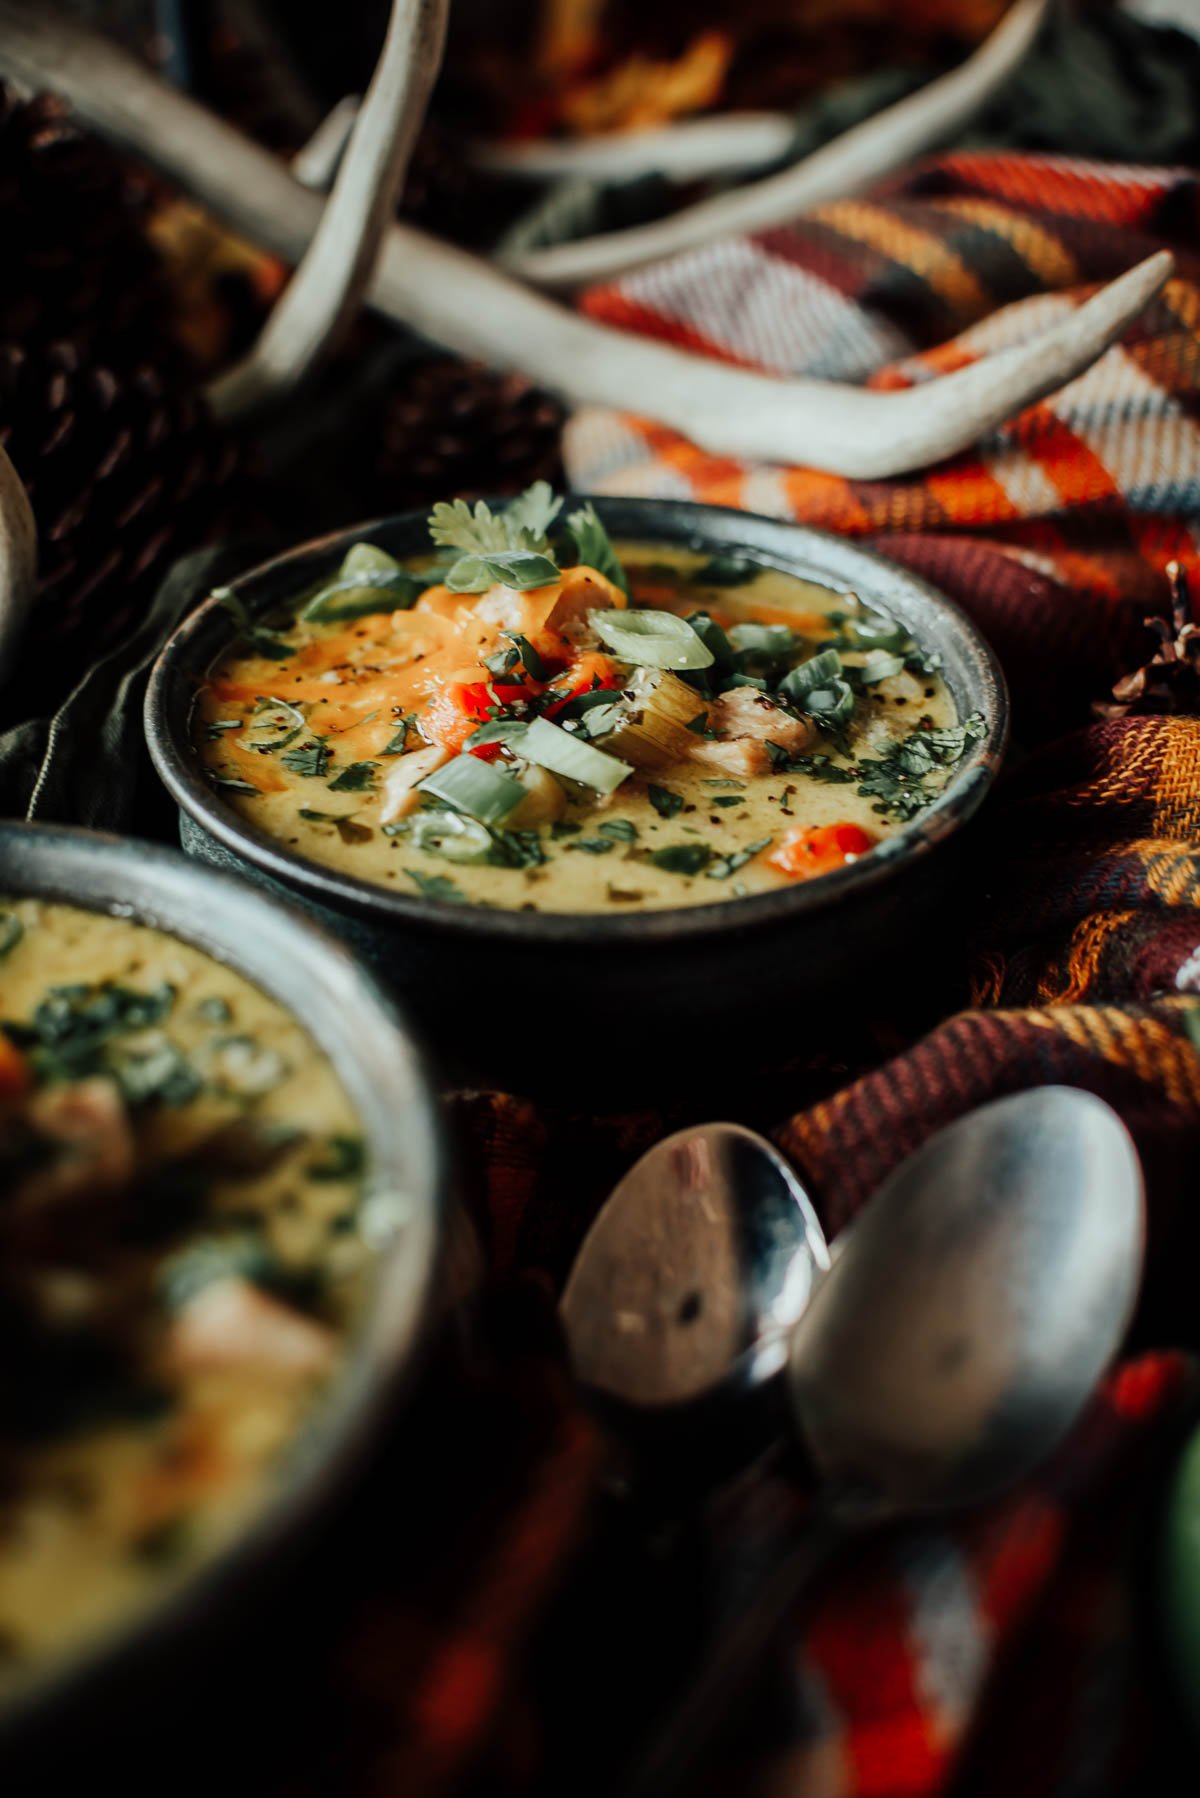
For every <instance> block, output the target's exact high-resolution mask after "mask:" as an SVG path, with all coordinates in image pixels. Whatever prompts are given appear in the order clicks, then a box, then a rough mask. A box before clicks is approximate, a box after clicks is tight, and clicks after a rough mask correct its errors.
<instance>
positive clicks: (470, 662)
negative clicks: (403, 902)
mask: <svg viewBox="0 0 1200 1798" xmlns="http://www.w3.org/2000/svg"><path fill="white" fill-rule="evenodd" d="M617 549H618V551H619V555H620V562H621V564H623V568H624V572H625V577H626V579H627V583H628V588H629V592H628V596H626V595H625V593H624V592H622V591H621V590H620V589H619V587H618V585H617V584H616V583H615V581H614V579H613V578H611V576H610V574H606V573H604V572H602V571H601V570H600V569H599V568H596V567H590V566H588V565H586V564H579V565H574V566H570V567H564V568H563V569H562V570H560V572H559V575H558V578H557V579H556V580H552V581H550V582H548V583H547V584H546V585H543V586H539V587H534V588H532V589H528V590H523V591H514V590H513V589H511V588H510V587H507V586H506V585H505V584H504V583H503V582H496V583H494V584H493V585H491V586H489V587H487V588H486V589H485V590H484V591H482V592H474V593H459V592H451V591H449V590H448V589H447V587H446V586H445V585H441V584H439V571H438V570H436V569H434V568H432V567H431V566H429V564H428V563H426V564H425V565H424V566H425V570H426V572H425V573H424V574H423V575H420V574H419V575H418V578H417V579H416V580H415V581H413V580H412V574H411V570H412V568H413V567H414V566H415V567H416V568H417V569H418V570H419V569H420V567H421V566H422V565H421V564H419V563H418V564H415V565H414V564H408V565H406V567H407V568H408V569H409V570H410V572H409V574H408V576H407V577H406V578H408V579H409V580H410V581H412V587H413V591H414V592H415V593H416V594H417V595H418V597H416V598H415V600H413V601H411V603H406V604H405V605H404V607H403V608H395V609H388V607H387V603H386V602H385V601H380V602H377V603H376V604H374V605H373V602H372V598H371V592H370V591H369V590H366V589H364V590H363V591H362V592H361V593H358V594H356V593H355V592H354V590H353V573H352V569H353V566H354V565H353V564H348V565H347V566H348V568H350V569H351V574H350V575H349V576H347V577H345V578H343V581H342V582H341V584H340V587H336V588H334V589H333V590H332V592H333V598H332V600H325V599H320V600H318V602H317V611H318V612H319V611H320V610H321V608H322V606H329V605H332V606H340V605H343V604H347V603H348V604H349V605H351V606H353V605H361V607H363V608H364V609H363V610H362V611H361V613H360V614H359V615H357V616H353V617H347V618H342V619H330V618H327V617H321V616H311V615H310V616H305V615H304V613H305V611H306V609H310V608H312V606H313V604H314V602H313V598H312V595H311V593H310V594H305V595H301V596H298V597H297V601H296V603H295V605H294V606H293V607H291V608H290V609H286V610H285V612H284V613H283V614H281V615H280V616H278V617H275V618H272V619H270V620H268V621H266V623H265V625H261V626H259V627H258V628H257V629H256V630H255V631H254V632H252V633H249V634H247V635H243V637H242V638H240V639H239V641H238V642H237V643H236V644H235V646H234V647H233V648H232V649H231V650H230V652H229V653H228V654H226V655H225V656H224V657H223V658H222V659H221V660H220V661H219V663H218V664H217V665H216V666H215V667H214V668H213V670H212V671H211V675H210V678H209V679H208V681H207V682H206V683H205V685H204V686H203V688H202V690H201V692H200V694H199V698H198V701H197V705H196V708H195V714H194V720H193V729H194V741H195V746H196V751H197V753H198V755H199V756H200V757H201V758H202V760H203V762H204V765H205V767H206V770H207V772H208V774H209V777H210V779H211V781H212V782H213V784H214V786H215V788H216V790H217V791H218V793H219V794H220V796H221V798H222V799H223V800H224V801H225V802H226V803H228V804H229V805H230V806H232V807H233V809H234V810H235V811H237V812H238V813H239V814H240V815H241V816H242V817H243V818H244V819H245V820H246V821H247V822H248V823H250V824H252V825H253V826H255V827H256V828H257V829H258V830H260V831H263V832H265V833H266V834H267V835H268V836H270V837H272V838H274V839H276V840H278V841H279V842H280V843H281V844H283V845H285V846H286V847H288V848H289V849H291V850H293V851H295V852H296V853H298V854H300V855H303V856H305V857H307V858H308V859H310V860H312V861H314V862H319V863H323V864H325V865H327V866H331V867H336V868H339V869H342V870H344V871H345V872H347V873H350V874H354V875H356V876H358V877H359V878H361V879H363V880H366V881H369V882H371V883H373V884H375V885H378V886H380V887H384V888H387V889H390V890H394V891H397V892H403V893H409V894H414V893H421V894H423V895H425V896H426V897H427V898H429V899H431V900H435V901H440V902H445V903H463V902H470V903H475V904H480V905H488V906H496V907H503V908H507V909H515V910H522V911H545V912H576V913H578V912H593V913H599V912H628V911H631V910H638V909H660V908H664V907H673V906H696V905H707V904H712V903H714V902H719V901H723V900H729V899H734V898H739V897H742V896H745V895H747V894H753V893H764V892H769V891H772V890H774V889H778V888H781V887H787V886H790V885H792V884H794V883H795V882H796V881H798V880H804V879H811V878H813V877H815V876H819V875H821V874H823V873H826V872H829V871H831V870H832V869H834V868H838V867H844V866H846V865H847V864H848V863H850V862H853V861H855V860H857V859H858V858H859V857H860V856H862V855H864V854H868V853H870V851H871V850H872V849H873V848H875V847H876V846H877V845H878V844H879V843H881V842H883V841H884V840H885V839H886V838H887V837H889V836H891V835H893V834H894V833H895V832H896V831H897V830H898V829H900V828H901V827H902V826H903V824H904V823H905V822H907V821H908V820H909V819H910V818H912V817H914V816H916V815H918V814H919V812H920V811H921V810H923V809H924V808H925V807H926V806H927V805H928V804H930V803H931V802H932V801H933V800H934V799H935V798H936V797H937V795H938V793H939V792H941V790H942V789H943V787H944V786H945V784H946V783H947V781H948V780H950V779H951V778H952V776H953V769H954V764H955V763H956V762H957V761H958V760H959V759H960V758H961V756H962V755H963V754H964V753H965V751H966V750H967V748H968V747H969V745H970V743H971V742H972V741H973V740H974V737H975V735H976V734H977V733H978V731H979V728H980V726H979V721H977V720H974V719H972V720H960V719H959V718H958V716H957V713H956V710H955V706H954V702H953V698H952V696H951V694H950V692H949V689H948V688H947V686H946V684H945V682H944V680H943V679H942V676H941V673H940V671H939V666H940V665H939V661H938V658H937V656H936V655H934V654H931V653H929V650H928V647H927V646H926V645H922V644H919V643H916V642H914V641H913V639H912V638H911V637H910V636H909V635H908V634H907V632H906V631H905V630H904V629H903V627H901V626H899V625H898V624H897V623H896V621H895V620H892V619H887V618H882V617H881V616H880V615H879V614H876V613H872V612H870V611H868V610H867V609H866V608H865V607H863V606H862V605H861V604H860V603H859V601H858V599H857V598H856V597H855V595H853V594H850V593H843V592H835V591H833V590H831V589H829V588H827V587H824V586H820V585H817V584H815V583H813V582H811V581H806V580H802V579H800V578H798V577H796V576H794V575H791V574H787V573H784V572H782V571H780V570H778V569H773V568H769V567H765V566H759V565H757V564H755V563H753V562H750V561H748V560H746V559H744V558H730V557H723V558H711V557H708V556H703V555H700V554H696V553H692V552H687V551H682V550H678V549H675V548H664V547H662V546H659V545H654V544H645V543H625V544H621V545H618V546H617ZM362 553H363V554H364V556H365V557H367V558H368V559H369V558H377V559H378V564H379V566H380V567H381V568H383V569H384V570H385V571H386V567H387V565H388V563H389V560H390V559H389V558H387V557H386V556H383V555H382V552H379V551H377V550H374V549H367V550H365V551H364V552H362ZM363 565H364V566H366V565H367V564H366V563H365V562H364V564H363ZM391 567H392V568H393V569H397V568H399V565H398V564H395V563H392V564H391ZM380 578H385V576H381V577H380ZM426 581H427V582H428V583H429V584H428V586H427V587H426V588H425V590H424V591H422V590H421V589H422V587H423V586H424V583H425V582H426ZM347 588H348V589H349V591H348V594H347V591H346V590H347ZM380 605H382V606H383V609H379V606H380ZM635 614H636V615H637V616H636V617H635V620H634V622H635V624H636V623H638V622H639V620H640V621H641V622H642V623H644V624H645V625H646V626H647V627H648V629H649V630H650V632H651V634H652V635H653V637H654V645H653V649H652V651H651V653H654V654H665V655H667V656H671V655H672V654H673V653H674V651H673V639H672V637H671V632H672V631H677V632H678V635H679V640H680V644H681V645H682V655H681V656H680V657H677V659H676V660H675V661H674V662H672V663H671V665H670V666H669V667H663V666H661V665H660V666H656V667H647V666H645V665H643V664H641V663H635V662H630V661H628V660H625V659H623V655H622V650H623V649H624V650H625V651H627V652H628V653H632V654H637V653H639V650H638V639H635V638H631V637H630V636H629V629H630V626H629V620H630V617H631V616H633V615H635ZM664 615H666V616H665V618H664ZM687 620H690V621H691V623H690V625H685V624H683V623H682V621H687ZM685 632H686V635H685ZM599 633H604V635H601V634H599ZM655 633H657V634H655ZM664 633H665V634H664ZM697 635H699V636H700V639H701V641H702V642H703V643H705V644H708V645H715V650H710V651H709V653H713V654H715V658H716V659H715V661H710V662H709V664H708V665H707V666H706V667H704V668H699V669H697V668H695V667H684V666H682V665H681V662H682V661H683V660H686V659H687V657H688V655H689V654H691V655H692V659H693V660H695V659H697V655H698V652H696V651H695V645H694V641H693V638H694V637H695V636H697ZM662 642H665V643H666V649H665V650H663V649H662V647H661V644H662ZM614 643H615V644H616V645H617V647H616V648H614V647H613V644H614ZM689 646H690V647H689ZM817 658H822V659H821V660H820V661H818V660H817ZM813 668H817V669H818V670H821V669H824V670H825V671H826V673H825V676H824V679H823V682H817V683H815V684H814V683H813V682H811V681H810V683H809V687H808V689H807V690H805V688H804V682H805V680H807V679H808V678H809V674H810V673H811V670H812V669H813ZM818 702H819V703H818ZM810 706H811V707H812V709H811V710H809V709H808V708H809V707H810ZM655 708H658V709H657V710H656V709H655ZM531 724H532V725H533V726H534V727H535V728H536V731H537V735H536V737H535V736H534V735H533V734H532V733H531V731H530V729H529V727H530V725H531ZM546 726H550V727H551V728H550V729H549V731H547V729H546V728H545V727H546ZM564 733H565V734H574V735H576V736H577V737H578V738H581V739H584V740H586V743H587V746H588V748H589V749H590V750H598V751H600V753H601V758H602V760H601V763H598V764H595V765H596V767H597V768H599V770H600V772H599V774H598V775H597V776H596V778H597V779H598V780H599V781H601V782H607V781H610V780H615V781H616V783H617V784H615V786H613V787H612V790H597V788H596V787H595V786H592V785H589V782H588V778H587V777H586V776H585V778H582V779H581V778H576V777H575V775H574V773H573V770H574V768H575V759H574V756H575V752H571V760H570V761H569V763H568V762H564V761H563V760H562V756H563V743H562V737H563V734H564ZM543 739H544V740H543ZM538 756H542V757H545V758H547V759H548V760H549V762H550V763H551V764H554V763H556V762H557V766H553V765H552V766H550V767H549V768H548V767H547V766H546V765H545V762H544V761H543V762H542V763H541V764H540V765H538V764H537V760H536V758H537V757H538ZM467 757H477V758H479V759H481V760H486V764H487V770H488V771H490V772H488V773H487V779H488V781H489V782H490V783H491V784H490V785H489V786H488V787H487V788H486V791H485V793H484V796H483V799H482V800H481V801H478V802H477V801H475V800H473V799H472V798H471V792H472V788H473V784H474V783H472V782H471V781H470V780H469V779H468V781H467V784H466V785H465V786H464V785H463V784H462V782H461V781H460V780H459V779H458V777H459V776H460V775H462V774H463V773H464V770H463V768H462V767H461V766H459V765H458V764H460V763H462V762H463V761H464V758H467ZM531 757H533V758H534V761H533V762H531V761H530V759H529V758H531ZM614 762H615V763H616V765H617V772H616V773H614V772H613V771H612V769H611V768H610V767H609V766H608V765H607V764H609V763H614ZM448 763H449V764H452V765H451V766H449V768H448V766H447V764H448ZM621 767H624V768H625V769H626V772H625V774H624V775H621V774H620V773H619V769H620V768H621ZM466 772H467V774H468V775H469V774H470V772H471V771H470V770H467V771H466ZM448 773H449V776H450V785H449V786H447V784H446V782H447V774H448ZM497 774H499V775H500V776H501V777H502V778H501V780H500V781H496V780H495V779H494V777H495V776H496V775H497ZM505 780H507V782H508V785H507V787H506V786H505V784H504V782H505ZM514 782H515V783H516V785H515V786H514V784H513V783H514ZM522 785H523V786H524V787H525V789H526V791H525V797H523V798H520V797H519V795H520V792H521V787H522ZM506 793H507V794H509V795H512V794H514V793H515V794H517V795H518V803H517V804H516V805H515V806H514V808H513V810H512V811H511V812H509V813H508V814H507V815H504V814H502V813H501V812H500V811H499V810H498V808H499V807H503V806H504V805H505V804H506V803H508V801H507V800H506V797H505V795H506ZM447 794H450V795H452V797H450V798H447V797H446V795H447ZM472 804H476V805H477V810H476V811H475V813H474V814H472V812H471V809H470V808H471V806H472Z"/></svg>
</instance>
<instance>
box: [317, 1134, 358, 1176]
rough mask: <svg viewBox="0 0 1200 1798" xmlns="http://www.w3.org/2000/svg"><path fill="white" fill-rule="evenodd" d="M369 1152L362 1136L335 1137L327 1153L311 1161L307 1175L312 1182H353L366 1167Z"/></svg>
mask: <svg viewBox="0 0 1200 1798" xmlns="http://www.w3.org/2000/svg"><path fill="white" fill-rule="evenodd" d="M366 1161H367V1151H366V1146H365V1144H364V1143H363V1139H362V1137H361V1136H341V1135H334V1136H331V1137H330V1138H329V1142H328V1144H327V1145H326V1148H325V1153H324V1154H323V1155H321V1156H319V1157H318V1159H317V1160H316V1161H310V1162H309V1164H308V1166H307V1167H306V1168H305V1170H304V1171H305V1173H306V1174H307V1175H308V1177H309V1179H310V1180H352V1179H354V1178H355V1177H356V1176H357V1175H359V1174H361V1173H362V1171H363V1168H364V1167H365V1166H366Z"/></svg>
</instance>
